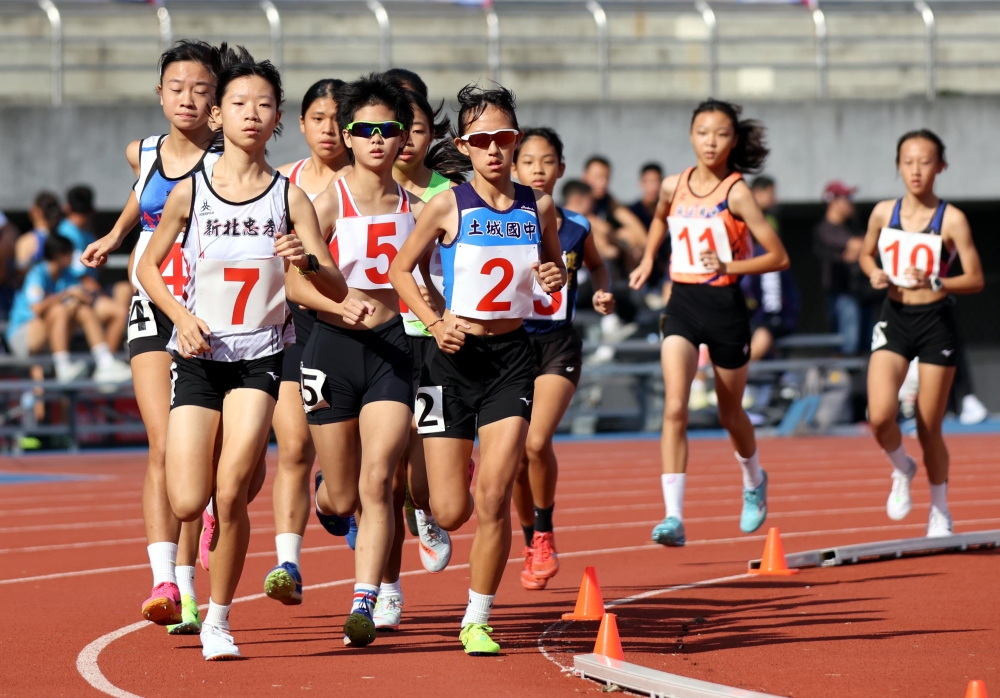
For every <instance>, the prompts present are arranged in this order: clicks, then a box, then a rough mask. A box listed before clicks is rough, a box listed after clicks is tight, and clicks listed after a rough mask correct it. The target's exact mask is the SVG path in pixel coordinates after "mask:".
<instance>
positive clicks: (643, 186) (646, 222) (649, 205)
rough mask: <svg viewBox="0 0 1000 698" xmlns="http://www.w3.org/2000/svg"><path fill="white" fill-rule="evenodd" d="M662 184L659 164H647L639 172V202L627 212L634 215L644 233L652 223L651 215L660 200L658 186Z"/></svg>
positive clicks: (661, 172)
mask: <svg viewBox="0 0 1000 698" xmlns="http://www.w3.org/2000/svg"><path fill="white" fill-rule="evenodd" d="M662 184H663V168H662V167H660V165H659V163H656V162H647V163H646V164H645V165H643V166H642V169H640V170H639V191H640V192H641V195H640V196H639V200H638V201H636V202H635V203H634V204H632V205H631V206H629V207H628V208H629V210H630V211H631V212H632V213H634V214H635V217H636V218H638V219H639V220H640V221H641V222H642V225H643V227H644V228H645V229H646V231H647V232H648V231H649V226H650V224H651V223H652V222H653V214H654V213H655V212H656V202H657V201H659V199H660V186H661V185H662Z"/></svg>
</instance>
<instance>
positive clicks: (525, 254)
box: [451, 242, 538, 320]
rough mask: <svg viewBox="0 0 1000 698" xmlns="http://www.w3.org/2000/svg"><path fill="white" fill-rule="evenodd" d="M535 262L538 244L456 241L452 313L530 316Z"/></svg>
mask: <svg viewBox="0 0 1000 698" xmlns="http://www.w3.org/2000/svg"><path fill="white" fill-rule="evenodd" d="M537 261H538V246H537V245H494V246H482V245H469V244H467V243H463V242H459V243H456V248H455V285H454V287H453V289H452V298H451V312H453V313H454V314H455V315H461V316H463V317H468V318H476V319H480V320H499V319H502V318H526V317H529V316H530V315H531V312H532V310H533V296H532V287H533V285H534V280H535V272H534V269H532V266H531V265H532V264H534V263H535V262H537Z"/></svg>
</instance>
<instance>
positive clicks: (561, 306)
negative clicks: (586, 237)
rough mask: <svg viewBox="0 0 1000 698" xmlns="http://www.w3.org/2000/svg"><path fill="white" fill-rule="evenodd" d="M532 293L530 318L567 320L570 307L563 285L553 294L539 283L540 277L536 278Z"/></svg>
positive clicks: (564, 257)
mask: <svg viewBox="0 0 1000 698" xmlns="http://www.w3.org/2000/svg"><path fill="white" fill-rule="evenodd" d="M563 264H566V254H565V253H564V254H563ZM567 268H569V267H568V265H567ZM531 292H532V295H533V296H534V297H533V298H532V301H531V314H530V315H528V316H527V319H529V320H552V321H557V320H565V319H566V318H567V317H568V312H569V309H568V308H567V305H568V303H567V302H566V288H565V287H563V288H561V289H559V290H558V291H556V292H555V293H553V294H548V293H546V292H545V291H543V290H542V288H541V286H539V285H538V279H534V282H533V284H532V287H531Z"/></svg>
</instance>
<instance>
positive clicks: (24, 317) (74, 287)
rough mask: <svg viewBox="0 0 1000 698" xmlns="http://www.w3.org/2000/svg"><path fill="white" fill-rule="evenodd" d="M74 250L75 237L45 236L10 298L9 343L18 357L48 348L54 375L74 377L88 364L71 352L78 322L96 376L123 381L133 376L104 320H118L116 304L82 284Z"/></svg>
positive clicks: (98, 379) (64, 378)
mask: <svg viewBox="0 0 1000 698" xmlns="http://www.w3.org/2000/svg"><path fill="white" fill-rule="evenodd" d="M74 255H75V251H74V249H73V243H72V242H70V241H69V240H67V239H66V238H64V237H62V236H61V235H58V234H52V235H49V236H48V237H47V238H46V240H45V245H44V248H43V259H42V260H41V261H39V262H36V263H35V265H34V266H32V267H31V269H30V270H29V271H28V273H27V275H26V276H25V280H24V286H23V287H22V288H21V290H20V291H18V293H17V295H16V296H15V298H14V306H13V308H12V310H11V316H10V324H9V325H8V327H7V335H6V340H7V346H8V347H10V350H11V352H12V353H13V354H14V355H16V356H19V357H22V358H24V357H27V356H30V355H32V354H38V353H41V352H42V351H44V350H45V348H46V347H48V348H49V349H51V351H52V359H53V362H54V363H55V369H56V379H57V380H60V381H64V382H65V381H72V380H75V379H77V378H79V377H81V376H82V375H83V374H84V373H85V372H86V370H87V365H86V363H84V362H78V361H72V360H71V359H70V354H69V341H70V336H71V335H72V332H73V328H74V327H75V325H77V324H79V325H80V326H81V327H82V328H83V331H84V334H85V335H86V338H87V344H88V345H89V346H90V351H91V353H92V354H93V355H94V360H95V362H96V364H97V370H95V371H94V380H97V381H101V382H109V383H117V382H122V381H127V380H129V379H130V378H131V377H132V372H131V370H130V369H129V367H128V364H126V363H123V362H121V361H118V360H117V359H115V357H114V355H113V354H112V353H111V349H110V348H109V347H108V344H107V342H106V341H105V325H106V324H107V325H109V326H110V325H112V324H113V323H114V322H118V321H120V318H119V317H118V316H119V313H117V307H114V303H113V301H111V299H109V298H107V297H101V298H97V299H95V298H94V296H93V295H92V294H90V293H88V292H87V291H86V290H84V288H83V287H82V286H81V285H80V282H79V279H78V278H77V276H76V275H75V274H73V272H72V271H70V267H71V266H72V264H73V259H74ZM122 324H124V323H122ZM118 331H119V332H121V331H122V330H121V329H119V330H118Z"/></svg>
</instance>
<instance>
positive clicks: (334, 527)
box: [313, 470, 357, 547]
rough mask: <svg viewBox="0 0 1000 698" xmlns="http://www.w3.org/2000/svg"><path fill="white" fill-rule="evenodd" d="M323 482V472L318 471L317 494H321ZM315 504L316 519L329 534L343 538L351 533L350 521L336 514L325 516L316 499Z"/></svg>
mask: <svg viewBox="0 0 1000 698" xmlns="http://www.w3.org/2000/svg"><path fill="white" fill-rule="evenodd" d="M322 482H323V471H322V470H317V471H316V492H317V493H318V492H319V486H320V485H321V484H322ZM313 502H314V508H315V509H316V518H317V519H319V522H320V523H321V524H323V528H325V529H326V532H327V533H329V534H330V535H333V536H341V537H343V536H346V535H347V534H348V533H350V530H351V522H350V520H349V519H345V518H344V517H343V516H337V515H336V514H324V513H323V512H321V511H320V510H319V504H318V503H316V500H315V499H314V500H313ZM351 518H352V519H353V518H354V517H353V516H351ZM355 528H357V527H356V526H355ZM352 547H353V546H352Z"/></svg>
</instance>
